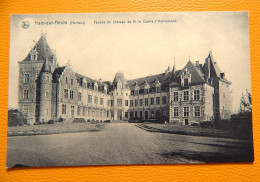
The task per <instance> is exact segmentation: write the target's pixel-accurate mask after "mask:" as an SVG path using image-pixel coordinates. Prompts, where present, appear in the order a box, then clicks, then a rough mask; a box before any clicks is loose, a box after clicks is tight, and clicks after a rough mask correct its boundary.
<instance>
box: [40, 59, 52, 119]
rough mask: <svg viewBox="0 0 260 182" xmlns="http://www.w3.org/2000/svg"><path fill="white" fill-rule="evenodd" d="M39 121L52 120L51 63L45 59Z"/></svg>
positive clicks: (41, 76) (42, 72)
mask: <svg viewBox="0 0 260 182" xmlns="http://www.w3.org/2000/svg"><path fill="white" fill-rule="evenodd" d="M39 88H40V90H39V121H40V122H47V121H48V120H50V119H51V94H52V72H51V66H50V65H49V61H48V60H47V59H45V62H44V64H43V68H42V71H41V73H40V79H39Z"/></svg>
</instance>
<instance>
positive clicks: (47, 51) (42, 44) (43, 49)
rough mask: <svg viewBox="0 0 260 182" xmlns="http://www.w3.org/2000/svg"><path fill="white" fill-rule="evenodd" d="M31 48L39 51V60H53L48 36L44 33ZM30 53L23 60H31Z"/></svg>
mask: <svg viewBox="0 0 260 182" xmlns="http://www.w3.org/2000/svg"><path fill="white" fill-rule="evenodd" d="M31 50H35V51H37V60H45V59H46V58H47V59H48V60H51V59H52V58H53V56H54V54H53V52H52V50H51V48H50V46H49V44H48V42H47V41H46V38H45V37H44V36H43V35H42V36H41V38H40V39H39V40H38V42H37V43H36V44H35V45H34V47H33V48H32V49H31ZM30 53H31V52H29V53H28V55H27V56H26V57H25V59H24V60H23V61H30Z"/></svg>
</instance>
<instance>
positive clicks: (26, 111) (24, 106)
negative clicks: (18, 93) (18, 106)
mask: <svg viewBox="0 0 260 182" xmlns="http://www.w3.org/2000/svg"><path fill="white" fill-rule="evenodd" d="M23 112H24V113H25V114H28V112H29V109H28V105H23Z"/></svg>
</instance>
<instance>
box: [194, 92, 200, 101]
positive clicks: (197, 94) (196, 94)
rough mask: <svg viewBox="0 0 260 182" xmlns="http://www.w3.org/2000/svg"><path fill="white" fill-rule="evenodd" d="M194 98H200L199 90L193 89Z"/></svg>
mask: <svg viewBox="0 0 260 182" xmlns="http://www.w3.org/2000/svg"><path fill="white" fill-rule="evenodd" d="M194 100H200V90H194Z"/></svg>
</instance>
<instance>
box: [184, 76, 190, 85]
mask: <svg viewBox="0 0 260 182" xmlns="http://www.w3.org/2000/svg"><path fill="white" fill-rule="evenodd" d="M188 83H189V80H188V78H185V79H184V87H187V86H188Z"/></svg>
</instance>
